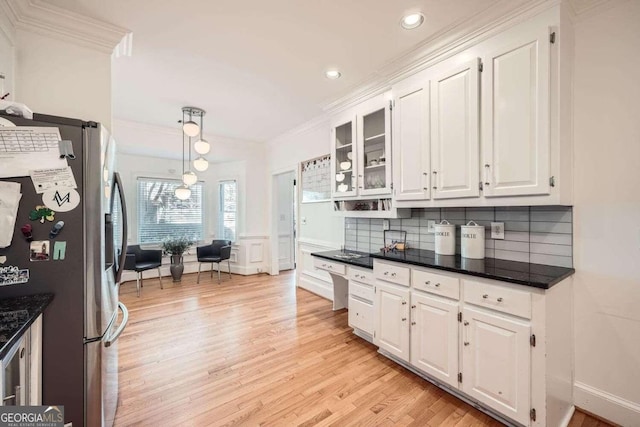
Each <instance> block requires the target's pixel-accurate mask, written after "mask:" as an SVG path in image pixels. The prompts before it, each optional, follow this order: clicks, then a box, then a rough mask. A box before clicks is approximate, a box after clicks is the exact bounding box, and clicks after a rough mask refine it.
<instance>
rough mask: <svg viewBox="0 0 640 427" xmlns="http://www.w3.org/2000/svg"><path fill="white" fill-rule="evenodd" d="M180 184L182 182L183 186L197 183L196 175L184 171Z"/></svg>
mask: <svg viewBox="0 0 640 427" xmlns="http://www.w3.org/2000/svg"><path fill="white" fill-rule="evenodd" d="M182 182H184V184H185V185H193V184H195V183H196V182H198V175H196V174H195V173H193V172H191V171H186V172H185V173H183V174H182Z"/></svg>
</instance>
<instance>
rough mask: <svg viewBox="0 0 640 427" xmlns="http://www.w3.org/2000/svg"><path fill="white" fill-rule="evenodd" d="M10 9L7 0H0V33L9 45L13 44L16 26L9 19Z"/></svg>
mask: <svg viewBox="0 0 640 427" xmlns="http://www.w3.org/2000/svg"><path fill="white" fill-rule="evenodd" d="M10 13H11V11H10V9H9V5H8V3H7V0H2V1H0V34H2V35H3V36H4V37H5V38H6V39H7V41H8V42H9V44H10V45H11V46H14V45H15V40H16V27H15V25H14V24H13V22H12V21H11V19H9V15H10Z"/></svg>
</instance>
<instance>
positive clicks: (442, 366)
mask: <svg viewBox="0 0 640 427" xmlns="http://www.w3.org/2000/svg"><path fill="white" fill-rule="evenodd" d="M458 324H459V323H458V303H457V302H453V301H448V300H445V299H443V298H438V297H432V296H427V295H421V294H418V293H416V292H411V364H412V365H414V366H415V367H417V368H418V369H420V370H422V371H424V372H426V373H427V374H430V375H432V376H433V377H435V378H437V379H439V380H440V381H442V382H445V383H447V384H449V385H450V386H452V387H456V388H457V387H458V372H459V371H458Z"/></svg>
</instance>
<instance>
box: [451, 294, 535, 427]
mask: <svg viewBox="0 0 640 427" xmlns="http://www.w3.org/2000/svg"><path fill="white" fill-rule="evenodd" d="M462 319H463V328H462V340H463V347H462V349H463V350H462V373H463V380H462V390H463V391H464V392H465V393H466V394H468V395H469V396H471V397H473V398H474V399H477V400H478V401H480V402H482V403H484V404H485V405H487V406H489V407H491V408H493V409H495V410H496V411H498V412H500V413H502V414H504V415H506V416H508V417H509V418H511V419H513V420H515V421H518V422H519V423H522V424H524V425H529V422H530V419H529V410H530V404H531V401H530V390H531V384H530V376H531V347H530V344H529V338H530V334H531V325H530V324H529V323H528V322H526V321H519V320H517V319H515V318H509V317H507V316H503V315H500V314H497V313H493V312H491V311H484V310H482V309H475V308H471V307H469V306H465V307H464V309H463V312H462Z"/></svg>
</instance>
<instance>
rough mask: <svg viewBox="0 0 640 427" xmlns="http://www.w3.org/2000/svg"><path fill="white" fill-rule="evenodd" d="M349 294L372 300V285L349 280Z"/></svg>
mask: <svg viewBox="0 0 640 427" xmlns="http://www.w3.org/2000/svg"><path fill="white" fill-rule="evenodd" d="M349 294H350V295H353V296H354V297H358V298H362V299H364V300H367V301H371V302H373V287H372V286H369V285H365V284H362V283H358V282H354V281H353V280H349Z"/></svg>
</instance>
